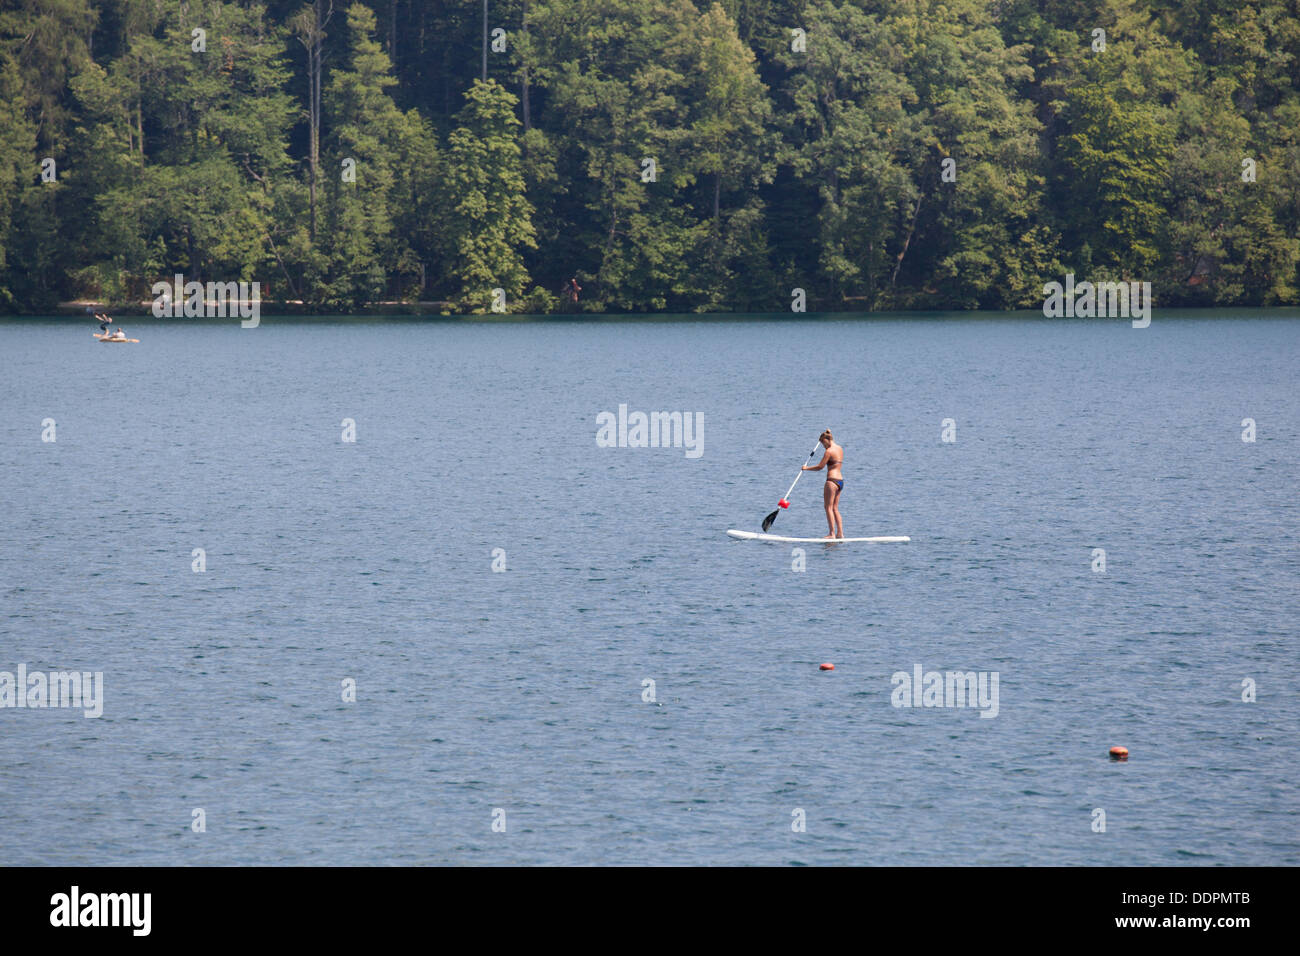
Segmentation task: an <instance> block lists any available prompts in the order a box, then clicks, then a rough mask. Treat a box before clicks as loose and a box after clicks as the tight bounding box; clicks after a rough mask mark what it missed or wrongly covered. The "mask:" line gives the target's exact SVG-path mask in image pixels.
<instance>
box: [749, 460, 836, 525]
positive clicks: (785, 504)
mask: <svg viewBox="0 0 1300 956" xmlns="http://www.w3.org/2000/svg"><path fill="white" fill-rule="evenodd" d="M821 447H822V443H821V441H820V440H818V442H817V444H815V445H813V450H812V451H810V452H808V461H812V459H813V455H815V454H817V449H818V448H821ZM808 461H805V462H804V465H807V464H808ZM802 477H803V468H800V469H799V474H797V475H795V476H794V481H793V482H792V483H791V485H790V491H794V486H795V485H797V484H799V479H800V478H802ZM790 491H787V492H786V493H785V495H783V496H782V498H781V500H780V501H778V502H777V503H776V505H777V509H778V510H777V511H773V512H772V513H771V514H770V515H768V516H767V517H766V518H764V519H763V533H764V534H766V533H767V529H768V528H770V527H772V522H773V521H775V520H776V516H777V515H778V514H780V513H781V512H780V510H779V509H781V508H789V507H790Z"/></svg>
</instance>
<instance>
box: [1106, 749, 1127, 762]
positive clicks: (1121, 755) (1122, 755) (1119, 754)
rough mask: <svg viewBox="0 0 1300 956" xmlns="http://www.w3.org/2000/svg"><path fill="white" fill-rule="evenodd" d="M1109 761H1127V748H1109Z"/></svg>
mask: <svg viewBox="0 0 1300 956" xmlns="http://www.w3.org/2000/svg"><path fill="white" fill-rule="evenodd" d="M1110 759H1111V760H1127V759H1128V748H1127V747H1111V748H1110Z"/></svg>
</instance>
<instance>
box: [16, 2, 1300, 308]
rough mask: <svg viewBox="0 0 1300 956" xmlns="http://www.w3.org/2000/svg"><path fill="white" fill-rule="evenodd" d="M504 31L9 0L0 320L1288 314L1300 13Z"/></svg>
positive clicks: (746, 14)
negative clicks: (1136, 308)
mask: <svg viewBox="0 0 1300 956" xmlns="http://www.w3.org/2000/svg"><path fill="white" fill-rule="evenodd" d="M488 9H489V13H488V17H487V22H486V24H484V22H483V20H482V16H481V7H480V6H479V5H478V4H466V3H461V2H456V3H453V2H443V0H375V2H374V4H373V8H371V7H367V6H365V5H362V4H360V3H351V4H348V3H346V2H345V0H337V6H336V0H307V2H304V0H269V2H265V3H256V2H221V0H188V2H186V3H175V4H159V3H155V2H154V0H9V2H8V3H6V5H5V6H4V8H3V10H0V310H3V311H8V312H15V313H37V312H46V311H50V310H51V309H52V308H54V307H55V306H56V304H57V303H59V302H60V301H66V300H73V299H92V300H96V301H106V302H112V303H117V304H119V305H121V304H128V303H138V302H141V301H143V300H145V299H147V298H148V296H149V289H150V288H151V286H152V285H153V284H154V283H155V282H157V281H159V280H160V279H166V280H170V277H171V276H172V274H173V273H182V274H184V276H185V277H186V279H196V280H198V281H201V282H202V281H210V280H215V281H223V282H224V281H232V280H246V281H249V280H257V281H259V282H260V283H261V289H262V297H263V300H264V302H267V303H268V307H273V305H272V304H273V303H274V302H276V301H282V302H295V303H302V307H304V308H314V309H321V310H328V309H354V308H357V307H360V306H363V305H367V304H373V303H384V302H414V301H436V302H440V303H443V304H444V305H443V307H444V308H446V309H449V310H456V311H466V312H486V311H489V310H494V309H496V310H499V309H501V308H504V309H507V310H510V311H532V312H546V311H554V310H560V309H578V310H585V311H594V312H600V311H658V310H668V311H682V312H709V311H749V312H785V311H788V310H789V308H790V303H791V297H792V294H793V290H795V289H802V290H804V294H805V295H806V299H807V304H808V308H809V309H810V310H854V311H872V310H888V309H939V308H946V309H974V308H992V309H1002V308H1022V307H1036V306H1038V305H1040V304H1041V302H1042V297H1043V290H1042V287H1043V284H1044V283H1046V282H1050V281H1054V280H1059V279H1060V278H1061V277H1062V276H1063V274H1064V273H1066V272H1075V273H1078V274H1080V275H1081V276H1083V277H1086V278H1091V279H1093V280H1099V281H1106V280H1111V279H1126V280H1134V281H1136V280H1144V281H1150V282H1151V283H1152V286H1153V288H1154V294H1155V297H1156V299H1157V300H1158V301H1159V302H1160V303H1161V304H1162V305H1167V306H1174V305H1225V306H1226V305H1275V304H1295V303H1297V302H1300V0H1247V2H1246V4H1245V5H1244V6H1243V5H1242V4H1241V3H1239V2H1233V3H1229V2H1228V0H1203V2H1199V3H1196V4H1175V3H1161V2H1155V0H996V2H995V0H718V2H714V0H491V2H490V4H489V8H488ZM485 43H486V76H485V75H484V59H483V58H484V49H485ZM570 277H577V278H578V280H579V282H580V284H581V285H582V289H583V292H582V296H581V298H580V299H579V301H578V302H576V303H575V302H573V301H572V300H571V299H570V298H569V297H567V296H566V295H564V294H562V293H561V285H562V283H563V282H565V281H566V280H567V279H569V278H570Z"/></svg>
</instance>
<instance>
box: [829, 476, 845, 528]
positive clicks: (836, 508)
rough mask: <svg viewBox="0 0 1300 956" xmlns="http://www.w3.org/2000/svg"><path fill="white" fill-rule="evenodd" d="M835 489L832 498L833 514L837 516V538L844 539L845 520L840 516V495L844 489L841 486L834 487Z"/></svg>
mask: <svg viewBox="0 0 1300 956" xmlns="http://www.w3.org/2000/svg"><path fill="white" fill-rule="evenodd" d="M832 487H833V488H834V489H835V495H834V497H833V498H831V512H832V513H833V514H834V516H835V537H837V538H842V537H844V518H843V517H842V516H841V515H840V495H841V494H842V493H843V489H842V488H840V487H839V485H833V486H832Z"/></svg>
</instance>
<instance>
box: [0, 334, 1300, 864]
mask: <svg viewBox="0 0 1300 956" xmlns="http://www.w3.org/2000/svg"><path fill="white" fill-rule="evenodd" d="M120 321H121V324H123V325H125V327H126V328H127V330H128V333H129V334H130V335H132V336H135V337H138V338H139V339H140V340H141V341H140V343H139V344H133V345H131V347H130V348H127V349H105V348H103V346H102V345H101V344H100V343H97V342H96V341H94V340H93V339H92V338H91V337H90V335H89V334H88V333H89V332H90V331H92V329H94V328H95V326H94V324H93V323H91V322H88V321H81V320H68V319H60V320H53V319H50V320H33V319H24V320H9V321H5V322H3V323H0V330H3V333H4V336H5V343H6V348H5V351H4V357H3V359H0V370H2V371H3V374H2V375H0V432H2V433H3V451H2V452H0V480H2V481H3V486H4V489H5V493H4V510H3V516H2V517H0V596H2V597H3V604H2V605H0V671H7V672H13V673H15V674H16V673H17V669H18V667H19V666H20V665H22V666H23V667H25V669H26V670H27V671H28V672H29V674H30V672H45V673H48V672H62V671H77V672H86V673H101V674H102V675H103V677H102V683H101V684H100V685H99V686H100V687H101V688H102V691H103V693H102V701H101V703H102V715H101V716H99V717H86V716H84V711H83V709H81V708H71V707H60V708H55V707H44V708H41V707H23V708H17V707H8V708H3V709H0V844H3V846H4V847H5V858H6V862H7V863H9V864H66V865H107V864H132V865H134V864H176V865H231V864H241V865H245V864H308V865H312V864H319V865H326V864H328V865H345V864H349V865H350V864H402V865H412V864H776V865H803V864H808V865H825V864H852V865H882V864H884V865H910V864H926V865H949V864H952V865H976V864H995V865H997V864H1015V865H1022V864H1039V865H1047V864H1051V865H1103V864H1106V865H1110V864H1114V865H1156V864H1190V865H1259V864H1285V865H1297V864H1300V796H1298V795H1297V788H1296V779H1295V775H1296V768H1297V766H1300V706H1298V703H1300V654H1298V653H1297V643H1296V642H1297V626H1298V624H1297V622H1300V587H1297V585H1298V583H1300V549H1298V548H1297V545H1298V544H1300V505H1298V504H1297V495H1296V489H1297V476H1298V469H1297V463H1298V462H1300V454H1298V451H1300V388H1297V367H1298V364H1300V313H1297V312H1296V311H1295V310H1290V311H1287V310H1276V311H1270V312H1264V311H1259V312H1243V313H1234V314H1232V315H1231V316H1219V317H1214V316H1205V315H1199V314H1190V313H1189V314H1173V315H1169V314H1162V313H1161V312H1159V311H1157V312H1156V314H1155V317H1154V319H1153V321H1152V323H1151V325H1150V327H1149V328H1145V329H1134V328H1132V327H1131V326H1130V324H1129V323H1128V322H1127V321H1124V320H1047V319H1044V318H1042V317H1041V316H1035V315H1033V314H1029V313H1026V314H1014V315H1013V314H1000V315H983V316H979V317H967V316H952V315H933V316H909V317H906V318H904V317H899V316H884V317H843V316H840V317H834V318H831V317H816V316H808V317H797V318H787V319H761V318H752V319H747V318H727V319H715V318H708V319H705V318H697V317H679V318H677V319H674V320H658V319H651V318H635V317H633V318H626V319H618V320H608V321H596V320H588V321H582V320H557V319H545V320H536V321H496V322H466V321H456V320H452V321H446V320H433V321H417V320H408V321H382V320H351V321H335V320H317V321H300V320H277V319H274V318H265V319H263V321H262V325H261V326H260V327H259V328H256V329H241V328H240V326H239V323H238V322H237V321H226V322H216V321H214V322H206V321H193V320H189V321H187V320H174V321H152V320H150V321H131V320H127V319H125V318H123V319H121V320H120ZM620 405H624V406H626V410H627V413H628V414H631V413H632V412H637V411H640V412H643V413H646V414H649V413H653V412H681V413H683V415H684V416H687V417H686V418H685V420H686V421H689V422H690V423H691V424H692V426H693V431H692V435H691V437H692V439H693V440H694V441H695V443H696V444H695V447H694V449H691V448H688V447H686V446H685V444H682V445H681V447H632V444H633V443H632V442H631V441H629V442H625V443H623V445H622V446H619V445H617V444H616V446H615V447H601V446H600V445H598V443H597V431H598V424H597V421H598V417H599V416H601V414H602V413H606V412H607V413H611V414H612V415H614V416H617V415H618V413H619V407H620ZM1247 419H1250V420H1252V421H1253V423H1254V425H1253V428H1254V435H1253V438H1254V440H1253V441H1245V440H1243V435H1246V436H1247V437H1252V436H1250V435H1249V429H1250V428H1251V426H1250V424H1249V423H1246V422H1245V420H1247ZM349 423H350V424H349ZM826 428H830V429H832V430H833V432H834V435H835V439H836V441H838V442H839V443H840V444H842V445H843V447H844V449H845V465H844V475H845V479H846V480H845V486H844V492H843V497H842V503H841V511H842V512H843V515H844V521H845V530H846V533H847V534H848V535H849V536H868V535H907V536H910V538H911V541H910V543H906V544H878V545H873V544H840V545H821V544H809V545H804V546H797V545H780V544H771V543H764V542H753V541H737V540H733V539H731V538H729V537H727V536H726V534H725V532H726V531H727V529H730V528H736V529H742V530H755V531H756V530H758V525H759V522H760V521H761V520H762V518H763V516H764V515H765V514H767V513H768V512H769V511H771V510H773V508H775V507H776V502H777V499H778V498H779V497H780V496H781V494H782V493H783V492H784V491H785V490H786V489H787V488H788V487H789V485H790V482H791V481H792V480H794V477H795V475H796V474H797V473H798V469H799V466H800V464H801V463H802V462H803V461H804V456H806V455H807V454H808V451H809V449H810V448H812V446H813V444H814V442H815V440H816V438H817V436H818V434H820V432H821V431H822V430H823V429H826ZM349 430H351V431H353V432H354V435H355V440H354V441H349V440H344V439H345V438H350V437H352V434H349V433H348V432H349ZM43 438H45V439H49V438H53V439H54V440H52V441H51V440H43ZM945 438H946V439H950V440H945ZM606 444H607V443H606ZM822 482H823V479H822V477H821V476H820V475H817V474H809V475H805V476H803V477H802V479H801V480H800V482H799V483H798V485H797V486H796V487H795V489H794V492H793V494H792V495H791V506H790V508H789V510H788V511H782V512H781V514H780V516H779V517H778V518H777V521H776V524H775V525H774V527H773V529H772V530H773V532H774V533H779V534H784V535H792V536H820V535H823V534H825V533H826V523H825V518H824V515H823V511H822V507H821V500H822ZM795 548H801V549H802V550H801V551H796V550H795ZM200 549H201V550H200ZM1103 551H1104V555H1103V554H1102V552H1103ZM1103 560H1104V567H1103V565H1102V562H1103ZM494 565H495V566H496V567H497V568H498V569H499V570H494ZM196 567H201V568H202V570H195V568H196ZM800 567H801V568H802V569H801V570H797V568H800ZM823 662H833V663H834V665H835V669H834V670H827V671H823V670H820V669H819V665H820V664H821V663H823ZM917 669H919V670H920V672H921V673H922V674H926V673H929V672H938V673H939V674H940V676H941V677H944V676H945V675H946V674H947V673H948V672H954V673H961V674H965V673H967V672H975V673H976V674H978V675H981V677H980V680H982V681H985V683H984V685H983V686H985V687H988V688H992V687H996V707H994V706H992V704H991V703H990V702H988V701H987V700H986V701H985V702H984V705H983V706H979V702H978V701H966V703H967V704H972V703H974V704H975V706H956V705H955V703H961V700H960V699H958V700H957V701H956V702H954V700H953V697H952V694H951V693H948V690H950V689H951V688H949V687H948V686H947V685H945V686H944V687H942V688H939V690H940V691H942V692H943V693H939V694H938V696H937V697H935V698H932V699H931V700H930V704H931V705H933V706H931V705H927V704H926V702H925V700H924V699H923V698H922V697H921V695H920V694H919V693H918V694H917V695H916V698H915V700H914V699H913V698H912V697H910V696H907V695H906V694H904V693H903V692H902V691H901V690H900V687H901V686H902V685H901V683H900V681H899V680H898V679H897V678H896V677H895V675H898V674H903V675H913V674H914V673H916V672H917ZM15 680H16V678H15ZM927 680H928V679H927ZM650 682H653V683H650ZM989 682H994V683H989ZM951 683H952V682H951V681H948V684H951ZM87 686H89V681H88V682H87ZM962 686H963V685H962V679H960V678H959V679H958V681H957V684H956V687H955V689H956V690H958V691H960V690H961V687H962ZM353 687H355V690H354V691H352V688H353ZM918 690H919V688H918ZM353 695H354V697H355V699H352V697H353ZM1243 698H1245V699H1243ZM900 699H901V701H902V702H903V703H907V704H912V706H898V704H899V703H900ZM946 705H951V706H946ZM1112 746H1124V747H1127V748H1128V750H1129V752H1130V756H1129V759H1128V760H1127V761H1125V762H1120V761H1113V760H1111V759H1109V758H1108V756H1107V751H1108V749H1109V748H1110V747H1112ZM1098 811H1102V813H1103V814H1104V816H1102V815H1101V814H1099V813H1098ZM1103 822H1104V832H1103V831H1102V830H1101V829H1100V826H1101V824H1102V823H1103ZM196 830H198V831H200V832H196Z"/></svg>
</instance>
